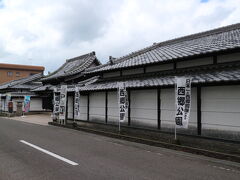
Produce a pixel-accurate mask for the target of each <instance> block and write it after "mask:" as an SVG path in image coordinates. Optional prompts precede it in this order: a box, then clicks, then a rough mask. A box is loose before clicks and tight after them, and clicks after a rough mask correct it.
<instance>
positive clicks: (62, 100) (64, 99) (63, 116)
mask: <svg viewBox="0 0 240 180" xmlns="http://www.w3.org/2000/svg"><path fill="white" fill-rule="evenodd" d="M66 103H67V85H62V86H61V90H60V109H59V120H60V123H61V124H66V121H65V120H66Z"/></svg>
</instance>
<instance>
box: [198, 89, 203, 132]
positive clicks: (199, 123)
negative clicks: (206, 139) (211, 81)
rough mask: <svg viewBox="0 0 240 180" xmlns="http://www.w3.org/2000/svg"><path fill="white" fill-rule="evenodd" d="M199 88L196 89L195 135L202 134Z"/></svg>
mask: <svg viewBox="0 0 240 180" xmlns="http://www.w3.org/2000/svg"><path fill="white" fill-rule="evenodd" d="M201 108H202V103H201V87H200V86H198V87H197V134H198V135H201V134H202V110H201Z"/></svg>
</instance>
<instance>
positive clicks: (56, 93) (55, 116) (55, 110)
mask: <svg viewBox="0 0 240 180" xmlns="http://www.w3.org/2000/svg"><path fill="white" fill-rule="evenodd" d="M59 106H60V89H59V88H54V92H53V117H52V118H53V120H58V119H59V110H60V107H59Z"/></svg>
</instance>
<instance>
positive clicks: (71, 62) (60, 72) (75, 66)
mask: <svg viewBox="0 0 240 180" xmlns="http://www.w3.org/2000/svg"><path fill="white" fill-rule="evenodd" d="M94 60H96V56H95V52H91V53H88V54H84V55H82V56H78V57H75V58H72V59H68V60H66V62H65V63H64V64H63V65H62V66H61V67H60V68H59V69H57V70H56V71H55V72H53V73H51V74H50V75H48V76H46V77H44V78H42V81H46V80H50V79H55V78H59V77H66V76H70V75H74V74H77V73H80V72H82V71H84V70H85V69H86V68H88V67H89V66H90V65H91V64H92V63H93V62H94Z"/></svg>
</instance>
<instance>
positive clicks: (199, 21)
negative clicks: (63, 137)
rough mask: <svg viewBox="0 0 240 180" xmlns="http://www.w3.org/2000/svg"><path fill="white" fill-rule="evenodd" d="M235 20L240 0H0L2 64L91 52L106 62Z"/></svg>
mask: <svg viewBox="0 0 240 180" xmlns="http://www.w3.org/2000/svg"><path fill="white" fill-rule="evenodd" d="M238 22H240V0H0V63H17V64H29V65H42V66H45V67H46V72H47V71H53V70H55V69H56V68H58V67H59V66H60V65H61V64H62V63H64V62H65V60H66V59H69V58H72V57H75V56H79V55H81V54H84V53H88V52H91V51H95V52H96V53H97V57H98V59H99V60H100V61H101V62H102V63H104V62H106V61H108V57H109V56H110V55H111V56H113V57H119V56H122V55H126V54H127V53H129V52H132V51H135V50H138V49H141V48H144V47H147V46H149V45H151V44H152V43H154V42H160V41H164V40H168V39H171V38H175V37H179V36H182V35H188V34H191V33H196V32H200V31H204V30H209V29H212V28H216V27H220V26H225V25H229V24H233V23H238ZM46 72H45V73H46Z"/></svg>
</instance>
